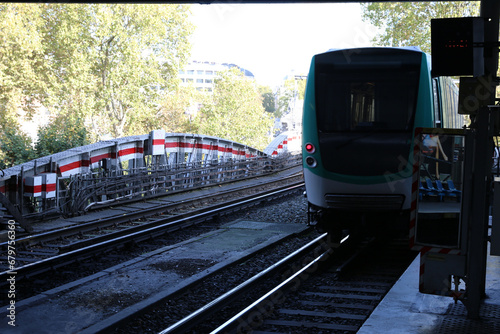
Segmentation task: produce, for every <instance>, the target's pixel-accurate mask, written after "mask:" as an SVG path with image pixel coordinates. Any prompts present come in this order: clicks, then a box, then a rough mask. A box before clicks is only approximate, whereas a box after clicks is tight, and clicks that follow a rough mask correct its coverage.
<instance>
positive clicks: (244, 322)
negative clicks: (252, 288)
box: [161, 248, 333, 334]
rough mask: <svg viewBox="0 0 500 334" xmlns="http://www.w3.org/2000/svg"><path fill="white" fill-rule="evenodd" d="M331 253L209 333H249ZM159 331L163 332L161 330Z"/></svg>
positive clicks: (323, 255)
mask: <svg viewBox="0 0 500 334" xmlns="http://www.w3.org/2000/svg"><path fill="white" fill-rule="evenodd" d="M332 254H333V249H332V248H329V249H328V250H326V251H325V252H323V253H322V254H321V255H319V256H318V257H316V258H315V259H314V260H313V261H311V262H310V263H308V264H307V265H305V266H304V267H303V268H302V269H300V270H299V271H297V272H296V273H295V274H293V275H292V276H290V277H289V278H288V279H286V280H285V281H283V282H282V283H280V284H279V285H278V286H276V287H275V288H274V289H272V290H271V291H269V292H268V293H266V294H265V295H264V296H262V297H260V298H259V299H258V300H256V301H255V302H253V303H252V304H251V305H249V306H248V307H246V308H245V309H244V310H243V311H241V312H239V313H238V314H236V315H235V316H234V317H232V318H231V319H229V320H228V321H226V322H225V323H224V324H222V325H221V326H219V327H218V328H216V329H215V330H213V331H212V332H211V334H217V333H233V332H237V333H251V332H252V331H253V328H254V327H257V326H258V325H259V324H260V323H261V321H262V320H263V318H264V316H265V315H267V314H270V313H271V312H272V311H273V308H274V305H278V304H281V303H283V302H284V296H285V294H286V292H287V291H289V290H292V289H294V288H296V287H297V286H298V285H300V283H301V282H302V281H305V280H306V279H307V278H308V277H309V276H310V275H311V273H313V272H315V271H316V270H317V268H318V266H319V265H320V264H321V263H322V262H325V261H327V260H328V259H329V258H330V257H331V256H332ZM253 324H255V325H253ZM161 333H162V334H163V332H161Z"/></svg>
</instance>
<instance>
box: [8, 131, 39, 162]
mask: <svg viewBox="0 0 500 334" xmlns="http://www.w3.org/2000/svg"><path fill="white" fill-rule="evenodd" d="M34 158H35V151H34V150H33V147H31V139H30V138H29V137H28V136H27V135H26V134H24V133H23V132H21V131H19V130H18V129H16V128H14V127H10V128H8V129H4V130H3V131H2V133H1V140H0V168H9V167H12V166H15V165H19V164H21V163H23V162H27V161H30V160H33V159H34Z"/></svg>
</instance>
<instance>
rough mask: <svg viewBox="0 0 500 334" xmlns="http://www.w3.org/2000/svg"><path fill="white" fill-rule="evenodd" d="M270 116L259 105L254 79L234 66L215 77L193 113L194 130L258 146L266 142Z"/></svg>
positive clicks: (264, 145) (258, 95) (270, 121)
mask: <svg viewBox="0 0 500 334" xmlns="http://www.w3.org/2000/svg"><path fill="white" fill-rule="evenodd" d="M272 124H273V120H272V118H271V116H270V115H269V114H268V113H267V112H266V111H265V110H264V107H263V106H262V97H261V95H260V93H259V91H258V90H257V87H256V86H255V83H254V82H253V81H251V80H249V79H248V78H246V77H245V76H244V74H243V73H242V72H241V71H240V70H239V69H237V68H232V69H229V70H227V71H224V72H221V73H220V74H219V76H218V78H217V79H215V80H214V90H213V94H212V95H207V99H206V101H205V102H204V104H203V107H202V108H201V110H200V112H199V113H198V115H197V117H196V126H197V133H203V134H207V135H211V136H217V137H221V138H224V139H229V140H233V141H236V142H239V143H242V144H245V145H248V146H251V147H254V148H257V149H264V148H265V147H266V146H267V144H268V143H269V131H270V129H271V126H272Z"/></svg>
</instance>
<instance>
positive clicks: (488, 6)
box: [465, 0, 500, 319]
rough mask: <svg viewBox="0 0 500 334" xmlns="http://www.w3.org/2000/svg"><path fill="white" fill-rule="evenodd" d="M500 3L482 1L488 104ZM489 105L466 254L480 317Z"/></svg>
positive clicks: (476, 129)
mask: <svg viewBox="0 0 500 334" xmlns="http://www.w3.org/2000/svg"><path fill="white" fill-rule="evenodd" d="M499 13H500V2H499V1H498V0H482V1H481V17H484V18H486V22H485V36H484V41H485V46H486V47H485V50H484V67H485V71H484V73H485V74H484V77H483V78H480V81H481V82H483V83H484V87H483V89H484V91H483V93H484V96H483V97H482V98H483V99H484V100H485V101H486V102H487V104H488V105H493V104H494V103H495V89H496V77H497V71H498V46H495V47H493V46H492V45H497V43H498V29H499V24H498V20H499ZM490 118H491V110H490V108H481V109H480V110H479V111H478V113H477V116H476V117H475V119H474V122H473V124H472V125H471V128H472V129H473V133H474V138H475V142H474V152H473V154H472V156H473V159H474V160H473V167H472V169H473V170H472V173H473V176H472V178H473V189H472V203H471V214H470V222H469V247H468V257H467V276H468V277H467V297H466V301H465V305H466V307H467V315H468V317H469V318H472V319H477V318H479V310H480V306H481V299H482V298H483V297H484V296H485V281H486V257H487V237H488V207H489V200H488V193H489V185H490V184H491V168H490V167H489V166H490V161H491V152H492V149H493V141H492V133H491V131H490V129H491V127H490V125H491V124H490Z"/></svg>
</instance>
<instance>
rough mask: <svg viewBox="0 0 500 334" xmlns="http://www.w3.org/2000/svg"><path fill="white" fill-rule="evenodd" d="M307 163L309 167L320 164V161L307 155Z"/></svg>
mask: <svg viewBox="0 0 500 334" xmlns="http://www.w3.org/2000/svg"><path fill="white" fill-rule="evenodd" d="M306 164H307V165H308V166H309V167H312V168H314V167H316V166H317V165H318V163H317V162H316V159H314V158H313V157H307V158H306Z"/></svg>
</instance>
